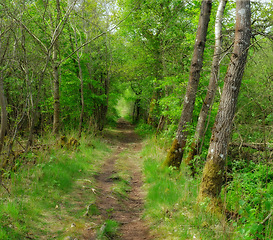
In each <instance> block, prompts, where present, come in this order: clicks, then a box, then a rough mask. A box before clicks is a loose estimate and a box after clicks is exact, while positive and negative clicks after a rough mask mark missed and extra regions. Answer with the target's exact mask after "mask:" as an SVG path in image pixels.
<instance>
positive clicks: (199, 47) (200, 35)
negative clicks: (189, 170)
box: [163, 0, 212, 168]
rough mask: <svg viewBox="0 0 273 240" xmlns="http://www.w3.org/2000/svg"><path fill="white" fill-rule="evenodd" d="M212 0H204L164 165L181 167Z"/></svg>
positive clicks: (201, 63) (201, 64)
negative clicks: (173, 131) (178, 111)
mask: <svg viewBox="0 0 273 240" xmlns="http://www.w3.org/2000/svg"><path fill="white" fill-rule="evenodd" d="M211 7H212V1H211V0H203V1H202V5H201V13H200V17H199V23H198V29H197V33H196V40H195V45H194V52H193V57H192V62H191V68H190V77H189V82H188V86H187V92H186V95H185V98H184V103H183V110H182V114H181V117H180V121H179V124H178V129H177V133H176V137H175V139H174V141H173V143H172V147H171V149H170V151H169V153H168V155H167V158H166V160H165V161H164V163H163V165H165V166H173V167H177V168H179V167H180V164H181V161H182V157H183V153H184V149H185V146H186V141H187V136H188V129H187V128H188V124H189V123H190V122H191V121H192V114H193V109H194V103H195V99H196V93H197V88H198V84H199V79H200V72H201V69H202V66H203V54H204V49H205V43H206V36H207V30H208V24H209V20H210V13H211Z"/></svg>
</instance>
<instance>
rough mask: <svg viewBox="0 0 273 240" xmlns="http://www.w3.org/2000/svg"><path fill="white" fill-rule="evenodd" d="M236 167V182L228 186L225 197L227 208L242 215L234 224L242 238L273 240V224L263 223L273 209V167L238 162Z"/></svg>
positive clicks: (269, 222)
mask: <svg viewBox="0 0 273 240" xmlns="http://www.w3.org/2000/svg"><path fill="white" fill-rule="evenodd" d="M232 167H233V168H232V169H233V172H234V173H233V174H232V177H233V179H232V181H231V182H229V183H227V185H226V187H225V188H224V190H223V193H222V194H223V195H225V198H226V202H227V208H228V209H232V211H234V212H236V213H238V214H239V218H238V219H237V222H235V223H234V225H235V226H236V228H237V229H236V230H237V231H238V233H239V234H238V237H240V239H253V238H259V239H271V238H272V236H273V235H272V234H273V233H272V229H271V227H272V220H270V219H269V221H267V222H265V223H264V224H261V223H262V222H263V220H264V219H265V218H266V217H267V216H268V215H269V214H270V212H271V211H272V209H273V169H272V167H270V166H266V165H264V164H255V163H253V162H250V163H246V162H245V161H243V160H241V161H238V162H237V161H235V162H234V163H233V164H232ZM236 170H237V171H236ZM266 229H268V231H265V230H266ZM270 229H271V230H270Z"/></svg>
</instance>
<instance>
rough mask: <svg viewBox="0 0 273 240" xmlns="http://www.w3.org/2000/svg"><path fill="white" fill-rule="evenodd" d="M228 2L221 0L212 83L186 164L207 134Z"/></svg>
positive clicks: (216, 28) (196, 151) (217, 16)
mask: <svg viewBox="0 0 273 240" xmlns="http://www.w3.org/2000/svg"><path fill="white" fill-rule="evenodd" d="M226 2H227V0H220V2H219V6H218V9H217V13H216V19H215V47H214V54H213V60H212V66H211V74H210V81H209V86H208V90H207V94H206V97H205V100H204V102H203V105H202V108H201V111H200V114H199V118H198V122H197V126H196V130H195V135H194V141H193V143H192V144H191V147H190V151H189V154H188V157H187V158H186V160H185V163H186V164H189V163H190V161H191V160H193V158H194V156H195V155H196V154H197V153H198V148H199V147H200V140H201V139H202V138H203V137H204V134H205V125H206V119H207V116H208V113H209V109H210V108H211V105H212V104H213V101H214V96H215V91H216V87H217V81H218V72H219V64H220V57H221V45H222V20H223V14H224V10H225V6H226Z"/></svg>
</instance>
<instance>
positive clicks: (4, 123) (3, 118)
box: [0, 73, 8, 164]
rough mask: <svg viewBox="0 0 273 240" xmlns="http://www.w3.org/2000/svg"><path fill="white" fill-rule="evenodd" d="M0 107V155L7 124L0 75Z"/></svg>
mask: <svg viewBox="0 0 273 240" xmlns="http://www.w3.org/2000/svg"><path fill="white" fill-rule="evenodd" d="M0 107H1V128H0V154H1V152H2V149H3V146H4V139H5V133H6V128H7V122H8V116H7V115H8V114H7V110H6V100H5V94H4V79H3V76H2V73H1V76H0ZM0 164H1V162H0Z"/></svg>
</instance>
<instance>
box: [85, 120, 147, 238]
mask: <svg viewBox="0 0 273 240" xmlns="http://www.w3.org/2000/svg"><path fill="white" fill-rule="evenodd" d="M104 135H105V138H107V141H110V142H111V144H112V145H113V149H114V152H113V154H112V156H111V157H110V158H108V159H107V160H106V161H105V164H104V165H103V167H102V171H101V172H100V173H99V174H98V175H97V176H96V181H97V186H96V191H97V200H96V207H97V208H98V210H99V214H98V215H97V216H93V217H92V218H93V221H94V222H96V224H100V225H101V228H100V230H99V231H98V230H97V231H96V232H95V231H86V232H85V234H84V239H122V240H144V239H152V238H151V237H150V236H149V229H148V227H147V225H145V223H144V221H143V220H142V219H141V216H142V210H143V197H144V196H143V193H142V191H141V186H142V180H141V170H140V160H141V159H140V157H138V156H136V155H137V154H136V153H137V152H139V151H140V150H141V141H140V138H139V137H138V136H137V135H136V133H135V132H134V130H133V126H132V125H130V124H129V123H128V122H126V121H124V120H123V119H121V120H119V122H118V126H117V130H116V131H111V132H110V131H109V132H105V133H104ZM118 186H120V187H118ZM116 189H117V190H116ZM107 221H108V222H109V221H110V222H112V223H113V222H114V223H118V229H117V231H113V232H109V229H107V228H109V227H108V226H107ZM110 230H111V229H110ZM103 236H104V238H103Z"/></svg>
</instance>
